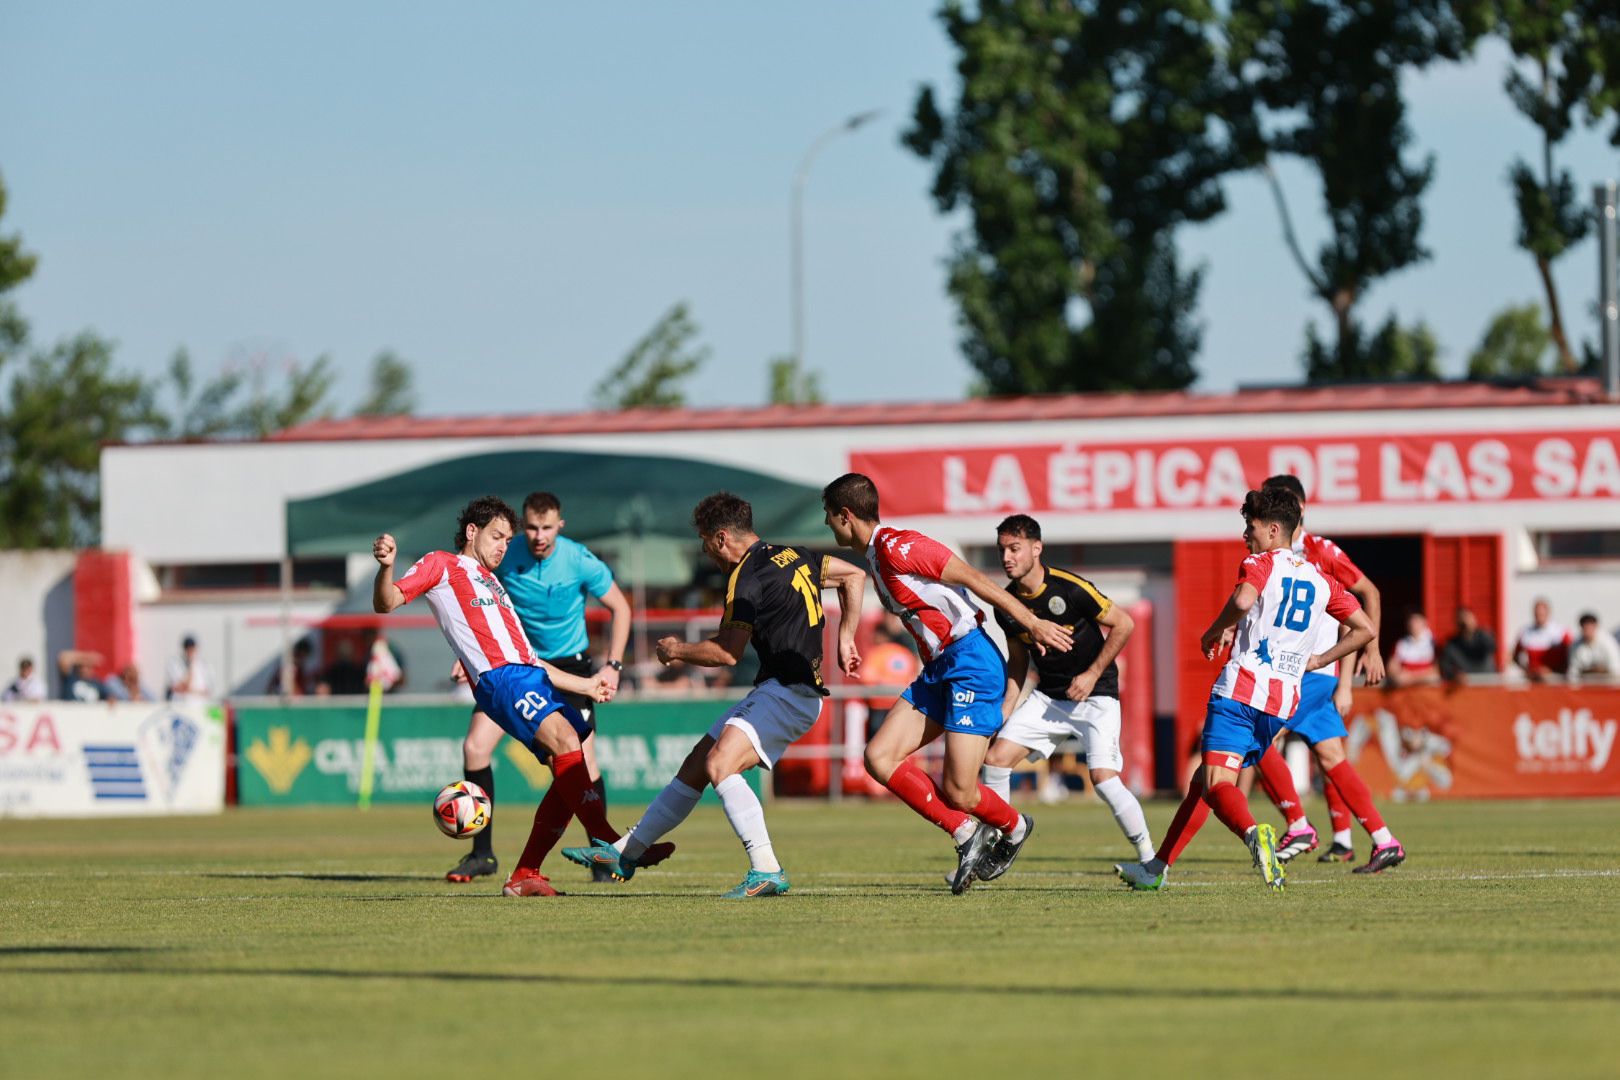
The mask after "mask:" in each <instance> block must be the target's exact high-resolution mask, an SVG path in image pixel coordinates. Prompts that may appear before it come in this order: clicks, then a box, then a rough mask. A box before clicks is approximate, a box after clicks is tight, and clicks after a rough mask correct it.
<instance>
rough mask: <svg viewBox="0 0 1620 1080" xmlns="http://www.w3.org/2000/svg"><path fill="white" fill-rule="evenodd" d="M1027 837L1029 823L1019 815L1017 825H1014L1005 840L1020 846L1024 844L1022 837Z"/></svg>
mask: <svg viewBox="0 0 1620 1080" xmlns="http://www.w3.org/2000/svg"><path fill="white" fill-rule="evenodd" d="M1028 835H1029V821H1028V819H1026V818H1025V817H1024V815H1023V814H1019V815H1018V824H1016V825H1014V826H1013V830H1012V832H1010V833H1008V834H1007V839H1008V840H1011V841H1012V842H1013V843H1015V844H1022V843H1023V842H1024V837H1026V836H1028Z"/></svg>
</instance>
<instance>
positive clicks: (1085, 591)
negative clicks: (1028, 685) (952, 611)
mask: <svg viewBox="0 0 1620 1080" xmlns="http://www.w3.org/2000/svg"><path fill="white" fill-rule="evenodd" d="M1041 569H1042V570H1044V571H1046V578H1045V580H1044V581H1043V582H1042V583H1041V587H1040V588H1039V589H1036V590H1035V591H1034V592H1033V593H1028V594H1026V593H1024V592H1023V591H1021V590H1020V589H1019V588H1018V587H1017V586H1011V587H1009V591H1010V592H1011V593H1012V594H1013V595H1014V596H1016V597H1018V599H1019V600H1021V601H1023V602H1024V604H1025V605H1026V606H1028V607H1029V609H1030V610H1031V611H1033V612H1035V614H1037V615H1039V616H1040V617H1041V618H1043V619H1047V620H1049V621H1051V622H1055V623H1057V624H1059V625H1060V626H1065V627H1068V628H1069V629H1070V630H1072V631H1073V632H1074V647H1073V648H1072V649H1070V650H1069V651H1068V652H1065V653H1059V652H1053V651H1052V650H1050V649H1048V650H1047V651H1046V654H1045V655H1044V656H1043V655H1042V654H1041V653H1040V652H1038V651H1037V650H1036V649H1035V647H1034V646H1033V645H1032V644H1031V642H1030V638H1029V633H1028V632H1027V631H1026V630H1024V629H1023V628H1022V627H1021V626H1019V625H1018V624H1017V623H1015V622H1013V621H1012V620H1011V619H1009V618H1008V617H1007V616H1006V615H1004V614H1002V613H1001V612H999V611H998V612H996V621H997V622H998V623H1000V624H1001V630H1002V633H1004V634H1006V635H1007V640H1009V641H1013V640H1017V641H1018V642H1019V643H1021V644H1022V645H1023V646H1024V648H1025V649H1027V650H1028V651H1029V660H1030V663H1032V664H1034V665H1035V671H1036V673H1037V674H1039V675H1040V679H1041V681H1040V683H1039V684H1037V685H1038V688H1039V689H1040V691H1041V693H1043V694H1047V695H1049V696H1051V697H1062V696H1063V693H1064V692H1065V691H1066V690H1068V688H1069V683H1070V682H1072V681H1073V680H1074V677H1075V676H1076V675H1078V674H1080V673H1081V672H1082V671H1085V670H1086V669H1087V668H1089V667H1090V666H1091V665H1092V664H1094V663H1096V661H1097V656H1098V654H1099V653H1101V652H1102V647H1103V632H1102V628H1101V627H1099V626H1098V625H1097V620H1098V619H1100V618H1102V617H1103V616H1104V615H1106V614H1108V612H1109V610H1110V609H1112V608H1113V606H1114V605H1113V602H1112V601H1111V600H1109V599H1108V597H1106V596H1104V595H1103V594H1102V593H1100V592H1098V591H1097V587H1096V586H1095V585H1093V584H1092V583H1091V582H1089V581H1087V580H1086V579H1085V578H1083V577H1081V576H1080V575H1078V574H1071V573H1069V572H1068V571H1067V570H1059V569H1057V568H1056V567H1052V566H1047V565H1046V564H1045V563H1042V564H1041ZM1091 692H1092V694H1093V695H1094V696H1095V695H1101V696H1103V697H1111V698H1117V697H1119V668H1118V667H1117V666H1116V665H1114V664H1113V663H1110V664H1109V665H1108V667H1107V669H1106V670H1105V671H1104V672H1103V673H1102V675H1100V676H1099V677H1098V678H1097V685H1096V686H1095V687H1093V688H1092V691H1091Z"/></svg>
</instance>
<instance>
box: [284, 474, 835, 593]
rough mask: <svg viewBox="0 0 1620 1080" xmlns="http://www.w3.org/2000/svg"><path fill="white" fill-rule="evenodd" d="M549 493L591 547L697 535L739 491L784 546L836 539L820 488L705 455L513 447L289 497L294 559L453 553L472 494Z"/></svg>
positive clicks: (516, 497)
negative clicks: (701, 512) (382, 541)
mask: <svg viewBox="0 0 1620 1080" xmlns="http://www.w3.org/2000/svg"><path fill="white" fill-rule="evenodd" d="M533 491H550V492H552V493H553V494H555V495H556V496H557V498H558V499H560V500H561V501H562V505H563V517H564V519H565V520H566V521H567V523H568V524H567V529H566V533H567V535H568V536H571V537H573V538H574V539H576V540H579V541H582V542H584V543H590V542H592V541H593V540H598V539H606V538H610V537H611V538H612V539H613V540H614V541H617V542H620V543H622V542H623V541H624V540H625V539H626V538H627V537H633V536H636V535H638V534H640V535H647V536H657V537H669V538H675V539H680V540H691V541H693V542H694V543H695V541H696V534H695V533H694V532H693V530H692V524H691V521H692V508H693V507H694V506H696V505H697V503H698V501H699V500H700V499H702V498H703V497H704V496H705V495H710V494H713V493H714V492H716V491H732V492H735V493H736V494H738V495H741V496H742V497H743V498H745V499H747V500H748V501H749V502H750V503H752V504H753V507H754V527H755V530H756V531H757V532H758V533H759V534H760V535H761V536H764V537H767V538H768V539H770V540H773V541H775V542H778V543H787V542H810V543H817V544H830V542H831V539H832V537H831V536H830V535H829V534H828V532H827V529H826V526H825V524H824V523H823V521H822V510H821V492H820V491H819V490H817V489H816V488H812V487H807V486H805V485H804V484H799V483H795V482H793V481H790V480H783V479H781V478H779V477H774V476H767V475H765V474H764V473H759V472H754V471H753V470H751V469H742V468H734V467H732V466H728V465H716V464H713V463H710V462H706V461H692V460H687V459H681V458H669V457H658V456H651V455H637V454H598V453H588V452H585V451H577V450H513V451H506V452H502V453H494V454H478V455H474V456H471V457H462V458H455V459H452V460H449V461H440V462H435V463H434V464H432V465H425V466H422V467H421V468H416V469H410V470H407V471H405V472H402V473H398V474H396V475H394V476H389V477H385V478H383V479H381V480H373V481H370V482H368V483H364V484H357V485H355V486H353V487H348V488H343V489H340V490H336V491H332V492H329V493H327V494H325V495H316V496H312V497H310V498H307V499H295V500H292V501H290V502H289V503H288V504H287V554H288V555H290V556H292V557H294V558H335V557H339V556H344V555H359V554H364V553H368V552H369V551H370V550H371V542H372V540H373V539H375V538H376V536H377V535H378V534H379V533H384V532H387V533H392V534H393V536H394V539H395V540H396V541H397V542H398V543H399V550H400V556H401V559H402V562H401V565H407V563H406V561H405V560H411V561H414V560H415V559H416V558H418V557H420V556H421V555H423V554H425V553H427V552H429V551H433V550H437V549H445V548H450V547H451V545H452V541H453V540H454V538H455V532H456V518H457V516H458V515H459V514H460V513H461V509H462V507H464V506H465V505H466V504H467V503H468V501H469V500H471V499H474V498H476V497H477V496H479V495H499V496H501V497H502V498H504V499H505V500H506V501H507V502H509V503H511V505H512V507H513V508H514V509H519V508H520V507H521V504H522V500H523V498H524V496H526V495H528V494H529V493H530V492H533Z"/></svg>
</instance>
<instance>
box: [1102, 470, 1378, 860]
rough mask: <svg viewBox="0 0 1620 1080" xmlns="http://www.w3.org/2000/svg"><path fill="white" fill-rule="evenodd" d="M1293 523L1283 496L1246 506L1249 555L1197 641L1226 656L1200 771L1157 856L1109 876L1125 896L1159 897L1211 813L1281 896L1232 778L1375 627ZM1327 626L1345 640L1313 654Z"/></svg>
mask: <svg viewBox="0 0 1620 1080" xmlns="http://www.w3.org/2000/svg"><path fill="white" fill-rule="evenodd" d="M1299 518H1300V511H1299V501H1298V500H1297V499H1295V498H1294V496H1293V495H1292V494H1291V493H1290V492H1288V491H1284V490H1282V489H1280V488H1262V489H1261V490H1259V491H1251V492H1249V493H1248V495H1247V497H1245V498H1244V500H1243V519H1244V521H1245V523H1246V525H1245V528H1244V530H1243V542H1244V543H1245V544H1246V545H1248V548H1249V552H1250V554H1249V556H1248V557H1247V558H1246V559H1244V560H1243V563H1242V564H1241V565H1240V566H1239V568H1238V584H1237V588H1236V589H1234V590H1233V592H1232V596H1231V598H1230V599H1228V600H1227V601H1226V606H1225V607H1223V608H1222V609H1221V612H1220V614H1219V615H1217V616H1216V617H1215V621H1214V622H1213V623H1211V624H1210V626H1209V629H1208V630H1205V631H1204V636H1203V638H1202V639H1201V640H1200V641H1199V646H1200V647H1201V648H1202V649H1203V651H1204V655H1205V656H1206V657H1208V658H1209V659H1211V660H1213V659H1214V658H1215V656H1216V655H1217V654H1218V653H1219V652H1220V651H1221V650H1222V649H1223V648H1225V647H1226V646H1227V645H1228V644H1230V645H1231V647H1232V652H1231V657H1230V658H1229V659H1228V660H1227V662H1226V664H1225V666H1224V667H1222V669H1221V674H1220V677H1219V678H1217V679H1216V680H1215V686H1214V688H1213V689H1212V690H1211V692H1210V698H1209V711H1208V713H1207V714H1206V715H1205V717H1204V737H1203V755H1204V767H1203V770H1202V773H1201V775H1200V776H1199V777H1198V778H1197V779H1195V780H1194V781H1193V784H1192V787H1191V789H1190V790H1189V791H1188V792H1187V797H1186V798H1185V799H1183V800H1182V802H1181V807H1180V808H1179V809H1178V810H1177V811H1176V816H1175V819H1174V820H1173V821H1172V822H1171V823H1170V829H1169V831H1168V832H1167V833H1166V834H1165V838H1164V840H1163V842H1161V843H1160V844H1159V853H1158V854H1157V855H1156V856H1154V857H1153V858H1152V859H1150V860H1148V861H1147V862H1146V863H1126V864H1124V865H1118V866H1115V867H1114V869H1115V870H1116V871H1117V872H1118V873H1119V876H1120V878H1121V880H1123V881H1124V882H1125V883H1126V884H1128V885H1130V886H1131V887H1132V888H1136V889H1148V890H1152V889H1158V888H1160V887H1162V886H1163V885H1164V878H1165V873H1166V872H1167V871H1168V869H1169V868H1170V866H1171V865H1173V864H1174V863H1175V861H1176V857H1177V856H1178V855H1180V854H1181V850H1182V848H1184V847H1186V845H1187V842H1188V841H1189V840H1191V839H1192V838H1193V836H1194V835H1195V834H1196V833H1197V832H1198V830H1199V828H1201V827H1202V826H1203V824H1204V821H1205V820H1206V819H1207V818H1208V817H1209V814H1210V811H1212V810H1213V811H1214V813H1215V816H1216V817H1218V818H1220V819H1221V822H1222V823H1223V824H1224V825H1225V826H1226V827H1227V828H1229V829H1231V830H1232V832H1233V833H1235V834H1236V835H1237V836H1238V837H1240V838H1241V839H1242V840H1243V842H1244V843H1245V844H1246V845H1247V846H1248V848H1249V852H1250V853H1251V854H1252V855H1253V856H1254V865H1255V867H1256V868H1257V869H1258V870H1259V871H1260V876H1261V878H1262V879H1263V880H1264V881H1265V882H1266V884H1267V885H1269V886H1271V887H1272V888H1273V889H1281V888H1282V887H1283V881H1284V873H1283V865H1282V863H1281V862H1280V861H1278V859H1277V848H1276V843H1277V831H1276V829H1274V828H1273V827H1272V826H1270V825H1256V824H1255V821H1254V817H1253V815H1251V814H1250V813H1249V800H1248V799H1247V798H1246V797H1244V795H1243V793H1242V792H1240V791H1239V790H1238V788H1237V784H1236V781H1237V778H1238V773H1239V772H1241V771H1242V770H1243V769H1244V768H1245V767H1247V766H1250V765H1253V764H1254V763H1255V762H1256V761H1257V760H1259V757H1260V755H1261V754H1262V753H1263V752H1264V751H1265V749H1266V747H1268V746H1270V745H1271V740H1272V739H1274V738H1275V737H1276V736H1277V733H1278V732H1279V731H1281V730H1282V726H1283V722H1284V720H1285V719H1286V718H1287V717H1289V716H1292V715H1293V713H1294V710H1295V709H1296V708H1297V706H1298V705H1299V696H1300V683H1299V680H1300V676H1301V675H1303V674H1305V673H1306V672H1311V671H1316V670H1318V669H1320V668H1323V667H1326V666H1327V665H1329V664H1331V663H1333V662H1334V661H1335V660H1338V659H1340V658H1342V657H1346V656H1349V655H1350V654H1351V653H1353V652H1356V651H1357V650H1358V649H1360V648H1361V647H1362V646H1364V645H1366V644H1367V642H1368V641H1370V640H1372V636H1373V629H1372V622H1371V621H1370V620H1368V618H1367V615H1366V613H1365V612H1363V611H1362V610H1361V608H1360V606H1359V605H1358V604H1357V603H1356V600H1355V597H1353V596H1351V595H1350V594H1349V593H1348V592H1346V591H1345V589H1344V587H1343V586H1342V585H1340V584H1339V583H1338V582H1337V581H1335V580H1333V579H1332V578H1328V577H1324V576H1323V575H1322V573H1321V571H1319V570H1317V569H1316V567H1314V566H1313V565H1311V563H1310V561H1309V560H1307V559H1306V558H1305V557H1304V556H1303V555H1299V554H1297V553H1295V552H1294V551H1293V550H1292V548H1291V546H1290V540H1291V539H1292V537H1293V535H1294V530H1295V529H1297V528H1299ZM1329 616H1330V617H1331V618H1333V619H1335V620H1337V621H1338V622H1341V623H1346V624H1348V625H1349V627H1350V631H1349V633H1347V634H1345V635H1344V636H1343V637H1341V638H1339V639H1338V641H1336V642H1334V644H1333V646H1332V647H1331V648H1329V649H1328V650H1326V651H1325V652H1320V653H1317V652H1315V651H1314V650H1315V648H1316V645H1317V642H1318V634H1319V631H1320V629H1321V623H1322V621H1323V620H1324V618H1325V617H1329Z"/></svg>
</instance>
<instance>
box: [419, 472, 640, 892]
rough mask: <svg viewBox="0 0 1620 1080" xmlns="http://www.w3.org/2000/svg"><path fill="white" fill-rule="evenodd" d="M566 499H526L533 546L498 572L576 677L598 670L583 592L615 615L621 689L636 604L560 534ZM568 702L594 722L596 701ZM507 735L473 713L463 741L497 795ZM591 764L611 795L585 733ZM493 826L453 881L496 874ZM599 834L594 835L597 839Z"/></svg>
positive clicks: (613, 639) (470, 762)
mask: <svg viewBox="0 0 1620 1080" xmlns="http://www.w3.org/2000/svg"><path fill="white" fill-rule="evenodd" d="M562 528H563V516H562V503H560V502H559V501H558V500H557V496H555V495H553V494H551V492H549V491H537V492H535V493H534V494H532V495H530V496H529V497H528V498H527V499H524V500H523V535H524V538H525V540H526V541H527V543H524V544H514V545H512V546H511V547H510V548H508V549H507V552H506V558H505V559H504V560H502V562H501V565H500V566H499V567H498V568H497V569H496V571H495V576H496V577H498V578H500V580H501V584H502V585H504V586H506V591H507V594H508V595H509V596H511V598H512V607H513V608H514V609H515V610H516V611H517V615H518V620H519V621H520V622H522V623H523V632H524V634H525V635H526V636H527V637H528V639H529V644H530V645H532V646H533V647H534V651H535V653H536V654H538V655H539V656H540V658H541V659H543V660H545V661H546V662H547V663H548V664H551V665H552V666H554V667H558V668H561V669H562V670H563V671H566V672H568V673H569V674H570V675H581V676H584V677H585V678H590V677H591V676H593V675H595V674H596V672H595V670H594V669H593V668H592V666H591V658H590V655H589V652H588V650H589V648H590V636H589V635H588V634H587V633H586V632H585V597H586V596H587V595H590V596H594V597H596V598H597V599H598V600H600V601H602V604H603V605H604V606H605V607H606V608H607V609H608V611H609V612H610V613H611V614H612V616H613V622H612V629H611V632H610V636H609V639H608V659H607V665H606V666H605V667H604V668H603V669H602V674H603V675H604V676H605V677H606V678H607V681H608V685H609V686H611V687H613V689H615V690H617V689H618V688H619V673H620V672H621V671H623V670H624V649H625V645H626V644H627V643H628V642H629V640H630V603H629V601H627V600H626V599H625V598H624V593H623V592H621V591H620V590H619V587H618V586H617V585H615V584H614V583H613V573H612V571H610V570H609V569H608V568H607V564H606V563H604V562H603V561H602V560H601V559H598V558H597V557H596V556H595V555H593V554H591V551H590V549H589V548H587V547H586V546H585V545H584V544H581V543H577V542H576V541H573V540H570V539H568V537H566V536H563V535H561V533H562ZM562 698H563V700H565V701H567V702H568V703H569V704H570V705H572V706H573V707H574V708H576V709H578V710H579V712H580V715H582V716H584V717H585V719H586V720H588V721H589V722H590V725H591V727H592V728H593V729H594V728H595V727H596V704H595V703H594V702H593V701H591V700H590V699H589V698H586V697H581V696H579V695H577V694H563V695H562ZM503 734H504V732H502V731H501V729H500V728H499V727H497V726H496V724H495V721H493V720H491V719H490V718H489V717H487V716H485V715H484V714H483V713H481V712H477V711H474V713H473V714H472V721H471V723H469V724H468V725H467V738H466V741H465V742H463V743H462V744H461V753H462V764H463V767H464V769H465V775H466V777H467V779H468V780H471V781H472V782H473V783H475V784H477V785H478V786H479V787H481V788H483V789H484V790H485V791H487V792H488V793H489V797H490V799H491V800H493V799H494V798H495V770H494V768H493V766H492V765H491V764H490V757H491V755H492V754H493V753H494V752H495V745H496V744H497V743H499V742H500V741H501V736H502V735H503ZM581 748H582V749H583V750H584V751H585V767H586V769H587V770H589V772H590V777H591V787H592V790H593V791H594V792H595V794H596V797H597V798H599V799H601V800H603V801H604V802H605V801H606V800H607V790H606V786H605V785H604V784H603V783H602V770H601V769H600V768H598V767H597V764H596V740H595V739H592V738H587V739H586V740H585V741H584V743H583V744H582V747H581ZM492 832H494V827H493V825H491V826H487V827H486V828H485V829H484V831H483V832H480V833H478V834H476V835H475V836H474V837H473V848H472V852H471V853H470V854H469V855H467V857H466V858H464V859H462V860H461V861H460V862H459V863H457V864H456V866H455V868H454V869H453V870H451V871H450V872H449V873H448V874H446V875H445V878H446V879H447V880H449V881H471V880H472V879H473V878H475V877H481V876H483V875H485V874H494V873H495V872H496V871H497V869H498V864H497V863H496V861H495V842H494V838H493V837H492V836H491V835H490V834H491V833H492ZM593 839H594V838H593Z"/></svg>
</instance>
